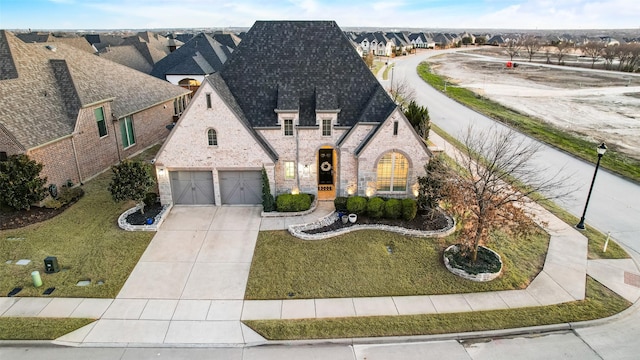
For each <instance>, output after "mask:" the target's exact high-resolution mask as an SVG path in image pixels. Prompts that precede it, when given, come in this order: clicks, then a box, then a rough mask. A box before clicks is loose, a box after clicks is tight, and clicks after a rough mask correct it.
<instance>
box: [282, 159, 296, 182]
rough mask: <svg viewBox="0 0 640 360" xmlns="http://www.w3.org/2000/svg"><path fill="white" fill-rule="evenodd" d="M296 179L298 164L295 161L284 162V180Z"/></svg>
mask: <svg viewBox="0 0 640 360" xmlns="http://www.w3.org/2000/svg"><path fill="white" fill-rule="evenodd" d="M295 178H296V163H295V162H293V161H285V162H284V179H285V180H293V179H295Z"/></svg>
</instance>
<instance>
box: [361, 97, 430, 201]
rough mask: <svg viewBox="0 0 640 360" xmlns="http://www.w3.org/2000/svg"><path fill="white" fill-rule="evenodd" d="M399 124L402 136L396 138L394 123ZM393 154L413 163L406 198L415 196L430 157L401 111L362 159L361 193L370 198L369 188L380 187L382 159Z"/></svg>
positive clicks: (364, 152) (363, 152) (381, 131)
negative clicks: (414, 187) (416, 186)
mask: <svg viewBox="0 0 640 360" xmlns="http://www.w3.org/2000/svg"><path fill="white" fill-rule="evenodd" d="M395 121H397V122H398V135H393V123H394V122H395ZM390 151H397V152H400V153H401V154H403V155H404V156H405V157H407V160H409V166H410V168H409V173H408V186H407V193H406V195H412V193H411V187H412V185H414V184H415V183H416V181H417V177H418V176H423V175H424V174H425V172H424V165H425V164H426V163H427V162H428V161H429V154H428V152H427V150H425V147H424V146H423V144H421V140H420V139H419V138H418V137H417V135H416V134H415V131H414V130H413V128H412V127H411V124H409V121H408V120H407V119H406V118H405V117H404V115H403V114H402V113H401V112H400V110H397V109H396V111H394V112H393V113H392V114H391V116H389V118H387V120H386V121H385V122H384V123H383V124H382V127H381V128H380V129H379V130H378V132H377V133H376V135H375V136H374V138H373V139H371V140H370V141H369V144H368V145H367V146H366V147H365V148H364V150H363V151H362V152H361V153H360V156H359V158H358V194H359V195H366V190H367V187H368V186H373V187H374V188H375V185H376V177H377V166H378V160H379V159H380V158H381V157H382V156H383V155H384V154H386V153H388V152H390Z"/></svg>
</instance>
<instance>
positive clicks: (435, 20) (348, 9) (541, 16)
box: [0, 0, 640, 30]
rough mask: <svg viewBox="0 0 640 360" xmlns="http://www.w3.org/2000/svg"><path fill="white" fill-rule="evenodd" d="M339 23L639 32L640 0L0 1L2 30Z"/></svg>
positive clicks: (347, 24) (384, 25)
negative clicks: (305, 21)
mask: <svg viewBox="0 0 640 360" xmlns="http://www.w3.org/2000/svg"><path fill="white" fill-rule="evenodd" d="M256 20H335V21H336V22H337V23H338V25H339V26H340V27H343V28H344V27H385V28H389V27H391V28H399V29H402V28H425V29H427V28H446V29H523V30H524V29H639V28H640V1H638V0H510V1H505V0H367V1H364V0H326V1H321V0H274V1H272V0H225V1H220V0H0V29H33V30H36V29H48V30H56V29H76V30H91V29H155V28H165V29H166V28H224V27H250V26H251V25H252V24H253V23H254V22H255V21H256Z"/></svg>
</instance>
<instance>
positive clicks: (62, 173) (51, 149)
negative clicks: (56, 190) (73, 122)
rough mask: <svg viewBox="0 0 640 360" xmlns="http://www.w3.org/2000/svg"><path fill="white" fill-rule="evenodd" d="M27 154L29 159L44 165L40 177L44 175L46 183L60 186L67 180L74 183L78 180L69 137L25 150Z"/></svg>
mask: <svg viewBox="0 0 640 360" xmlns="http://www.w3.org/2000/svg"><path fill="white" fill-rule="evenodd" d="M27 155H28V156H29V158H31V160H35V161H37V162H39V163H41V164H43V165H44V166H43V167H42V172H41V173H40V177H42V178H44V177H46V178H47V184H56V185H57V186H58V187H60V186H62V185H64V184H66V183H67V180H71V181H72V182H73V183H74V184H77V183H79V182H80V179H79V178H78V169H77V167H76V159H75V158H74V156H73V145H72V143H71V137H67V138H64V139H61V140H59V141H56V142H54V143H51V144H49V145H47V146H43V147H39V148H36V149H33V150H30V151H27Z"/></svg>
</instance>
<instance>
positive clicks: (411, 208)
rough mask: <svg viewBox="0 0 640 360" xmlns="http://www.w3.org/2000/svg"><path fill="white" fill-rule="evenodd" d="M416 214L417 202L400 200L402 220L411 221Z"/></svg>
mask: <svg viewBox="0 0 640 360" xmlns="http://www.w3.org/2000/svg"><path fill="white" fill-rule="evenodd" d="M417 213H418V202H417V201H415V200H414V199H409V198H407V199H402V218H403V219H405V220H407V221H411V220H413V219H414V218H415V217H416V214H417Z"/></svg>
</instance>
